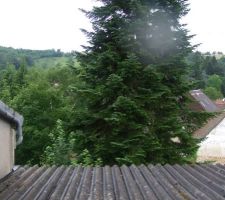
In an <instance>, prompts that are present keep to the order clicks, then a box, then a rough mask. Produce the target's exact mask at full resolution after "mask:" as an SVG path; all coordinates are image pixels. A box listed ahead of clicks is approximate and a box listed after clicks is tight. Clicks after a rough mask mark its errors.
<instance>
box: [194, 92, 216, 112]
mask: <svg viewBox="0 0 225 200" xmlns="http://www.w3.org/2000/svg"><path fill="white" fill-rule="evenodd" d="M190 94H191V96H192V97H193V98H194V99H195V100H196V101H197V102H198V103H199V104H200V105H201V107H202V108H203V110H205V111H207V112H218V111H219V110H220V109H219V108H218V107H217V106H216V104H215V103H214V102H213V101H212V100H211V99H210V98H209V97H208V96H206V95H205V94H204V93H203V92H202V91H201V90H200V89H199V90H191V91H190Z"/></svg>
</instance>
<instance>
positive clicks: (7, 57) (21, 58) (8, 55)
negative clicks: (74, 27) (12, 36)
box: [0, 46, 71, 70]
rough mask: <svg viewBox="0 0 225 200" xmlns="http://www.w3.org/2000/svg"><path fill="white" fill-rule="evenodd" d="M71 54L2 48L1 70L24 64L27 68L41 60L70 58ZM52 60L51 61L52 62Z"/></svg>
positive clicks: (0, 55)
mask: <svg viewBox="0 0 225 200" xmlns="http://www.w3.org/2000/svg"><path fill="white" fill-rule="evenodd" d="M70 56H71V54H70V53H63V52H61V51H60V50H57V51H56V50H54V49H50V50H29V49H14V48H7V47H2V46H0V70H1V69H4V68H6V67H7V66H8V65H14V66H15V67H16V68H18V67H19V65H20V64H21V63H23V62H26V65H27V66H32V65H34V64H37V65H38V64H39V62H40V61H39V59H47V58H51V59H52V58H54V59H57V58H58V59H59V58H62V57H64V58H65V57H70ZM51 59H50V60H51Z"/></svg>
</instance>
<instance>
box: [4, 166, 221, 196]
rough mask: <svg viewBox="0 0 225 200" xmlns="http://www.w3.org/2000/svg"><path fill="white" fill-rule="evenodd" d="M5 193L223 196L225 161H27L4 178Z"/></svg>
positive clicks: (23, 194) (16, 194) (12, 194)
mask: <svg viewBox="0 0 225 200" xmlns="http://www.w3.org/2000/svg"><path fill="white" fill-rule="evenodd" d="M0 199H1V200H47V199H51V200H59V199H61V200H70V199H77V200H94V199H95V200H103V199H107V200H114V199H115V200H116V199H118V200H142V199H148V200H187V199H189V200H190V199H192V200H195V199H202V200H209V199H211V200H220V199H221V200H222V199H225V166H223V165H211V164H208V165H206V164H204V165H183V166H181V165H173V166H172V165H165V166H161V165H156V166H153V165H148V166H145V165H140V166H134V165H132V166H130V167H127V166H122V167H118V166H113V167H108V166H106V167H81V166H78V167H65V166H62V167H46V166H43V167H37V166H34V167H26V166H25V167H19V168H18V169H17V170H16V171H15V172H13V173H11V174H10V175H9V176H8V177H5V178H4V179H2V180H1V181H0Z"/></svg>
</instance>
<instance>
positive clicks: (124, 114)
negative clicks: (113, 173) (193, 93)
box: [74, 0, 197, 164]
mask: <svg viewBox="0 0 225 200" xmlns="http://www.w3.org/2000/svg"><path fill="white" fill-rule="evenodd" d="M101 2H102V3H103V5H102V6H101V7H96V8H94V9H93V10H92V11H91V12H85V11H84V12H85V13H86V15H87V16H88V17H89V18H90V20H91V21H92V24H93V32H87V31H84V32H85V33H86V34H87V36H88V38H89V42H90V46H87V47H86V50H85V52H83V53H78V60H79V62H80V65H81V67H82V69H83V71H82V72H81V74H82V76H81V77H82V78H81V80H82V81H84V82H85V85H84V87H77V90H76V94H77V96H76V105H77V107H76V110H75V114H74V130H77V132H76V134H75V135H76V140H75V142H76V144H75V147H76V151H77V152H78V154H79V152H82V150H83V149H84V148H87V149H88V150H89V152H90V154H91V156H92V158H94V159H98V158H101V159H102V161H103V164H115V163H116V164H131V163H135V164H140V163H149V162H151V163H183V162H188V160H189V159H190V158H191V157H192V156H193V155H194V154H195V152H196V150H197V141H196V140H194V139H193V138H192V136H191V133H190V131H189V130H190V129H189V128H190V127H189V121H188V118H189V114H190V113H189V112H188V111H187V109H186V103H187V98H186V94H187V92H188V91H189V89H190V85H189V84H188V79H187V77H186V74H187V69H188V68H187V65H186V63H185V62H184V57H185V56H186V55H187V54H188V52H190V51H191V50H192V47H191V46H190V43H189V41H188V40H189V36H187V31H186V29H185V27H184V26H182V25H181V24H180V23H179V19H180V18H181V17H182V16H183V15H185V14H186V12H187V5H186V1H183V0H182V1H181V0H176V1H148V0H143V1H137V0H134V1H133V0H126V1H115V0H107V1H106V0H102V1H101ZM78 130H79V132H78Z"/></svg>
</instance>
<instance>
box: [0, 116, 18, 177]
mask: <svg viewBox="0 0 225 200" xmlns="http://www.w3.org/2000/svg"><path fill="white" fill-rule="evenodd" d="M15 137H16V136H15V131H14V130H13V129H12V128H11V126H10V124H9V123H7V122H5V121H3V120H2V119H0V178H3V177H4V176H6V175H7V174H9V173H10V172H11V171H12V168H13V166H14V150H15V148H16V138H15Z"/></svg>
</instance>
